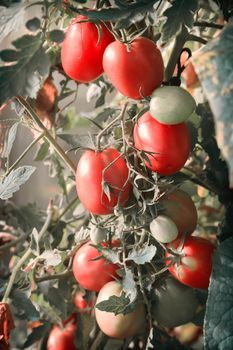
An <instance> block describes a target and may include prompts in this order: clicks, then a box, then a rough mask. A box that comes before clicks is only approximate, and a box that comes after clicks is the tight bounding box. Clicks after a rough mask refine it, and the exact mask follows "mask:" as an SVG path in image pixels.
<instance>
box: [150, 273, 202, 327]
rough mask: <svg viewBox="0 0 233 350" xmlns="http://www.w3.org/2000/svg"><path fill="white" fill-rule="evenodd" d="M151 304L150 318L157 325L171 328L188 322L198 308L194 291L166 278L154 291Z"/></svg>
mask: <svg viewBox="0 0 233 350" xmlns="http://www.w3.org/2000/svg"><path fill="white" fill-rule="evenodd" d="M155 293H156V299H157V300H155V301H154V302H152V310H151V311H152V316H153V318H154V319H155V320H156V321H157V322H158V323H159V325H161V326H164V327H167V328H173V327H177V326H180V325H182V324H185V323H188V322H190V321H191V320H192V319H193V318H194V316H195V315H196V313H197V309H198V306H199V302H198V299H197V297H196V294H195V292H194V290H193V289H192V288H190V287H187V286H185V285H183V284H181V283H180V282H179V281H177V280H176V279H174V278H172V277H167V278H166V279H165V281H164V283H163V284H162V285H161V286H159V287H158V288H157V289H156V291H155Z"/></svg>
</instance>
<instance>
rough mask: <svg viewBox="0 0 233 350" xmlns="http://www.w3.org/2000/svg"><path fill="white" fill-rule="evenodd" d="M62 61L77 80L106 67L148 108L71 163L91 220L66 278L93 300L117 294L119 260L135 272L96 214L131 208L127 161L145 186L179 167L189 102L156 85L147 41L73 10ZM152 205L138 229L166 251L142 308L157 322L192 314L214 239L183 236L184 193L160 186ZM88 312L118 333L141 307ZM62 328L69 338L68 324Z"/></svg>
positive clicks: (192, 214) (137, 326) (176, 321)
mask: <svg viewBox="0 0 233 350" xmlns="http://www.w3.org/2000/svg"><path fill="white" fill-rule="evenodd" d="M97 26H98V28H97ZM99 30H100V31H101V36H99ZM61 61H62V65H63V69H64V71H65V72H66V74H67V75H68V76H69V77H71V78H72V79H74V80H77V81H78V82H84V83H89V82H91V81H93V80H95V79H97V78H98V77H99V76H100V75H101V74H103V73H105V74H106V76H107V78H108V79H109V81H110V82H111V83H112V85H113V86H114V87H115V88H116V89H117V91H118V92H120V93H121V94H122V95H124V96H125V97H127V98H129V99H133V100H142V101H144V99H145V97H147V99H148V96H149V100H150V102H149V104H147V105H149V106H148V107H149V108H148V109H149V110H148V109H147V110H148V111H147V112H144V113H143V114H140V117H139V118H136V117H135V118H134V119H133V121H132V124H133V128H132V133H131V135H130V137H129V142H128V143H127V144H124V141H125V140H123V141H122V143H123V144H124V147H123V148H124V150H123V151H122V153H121V148H120V146H121V145H120V146H118V145H117V146H114V147H113V146H108V147H105V148H104V147H101V143H100V142H99V139H98V138H97V140H98V141H97V146H96V148H95V149H87V150H85V151H84V153H83V154H82V156H81V158H80V160H79V162H78V166H77V171H76V189H77V194H78V197H79V199H80V202H81V203H82V205H83V206H84V207H85V209H87V210H88V211H89V212H90V213H91V214H92V218H94V219H93V222H92V223H91V225H92V226H91V225H89V227H88V228H89V229H90V234H89V238H90V239H91V240H88V241H86V242H84V244H82V245H81V246H79V247H78V249H77V251H76V253H75V254H74V258H73V275H74V278H75V280H76V281H77V282H78V284H79V286H80V287H81V288H84V289H86V290H88V291H92V292H96V293H98V294H97V300H96V304H98V303H101V302H102V301H105V300H109V298H111V297H114V296H115V297H119V296H121V295H122V292H124V288H123V285H122V284H121V283H120V282H119V281H120V279H121V277H120V276H122V275H121V274H120V273H119V270H120V269H123V268H122V266H123V267H124V269H125V270H126V269H127V268H129V269H131V271H134V270H136V269H137V267H135V265H136V264H134V263H132V264H131V263H129V262H128V261H127V263H126V262H125V261H124V263H122V264H121V263H120V262H119V264H118V263H114V262H111V261H110V259H109V261H108V259H106V258H105V254H104V250H105V249H106V251H107V250H112V253H114V254H115V255H114V256H116V255H117V256H119V259H120V260H118V261H122V260H124V259H127V258H126V257H127V254H128V253H129V252H128V247H127V244H125V241H124V238H123V241H124V242H123V243H124V244H122V241H121V239H119V240H114V232H111V233H109V231H107V229H106V228H105V226H104V225H102V226H101V225H99V224H98V222H99V221H98V220H99V219H98V216H100V218H102V216H105V217H106V216H107V219H106V221H104V222H107V221H108V216H110V217H111V215H113V216H114V214H115V217H116V218H117V217H118V216H120V215H121V214H122V212H123V213H124V211H125V212H126V211H127V209H128V208H130V206H131V207H134V208H138V207H137V205H138V202H137V198H136V195H135V196H134V191H133V190H134V189H135V187H136V185H135V182H134V180H135V173H134V171H132V168H133V169H134V170H135V168H137V171H138V169H139V171H138V172H137V171H136V173H137V174H138V175H139V176H141V178H142V179H144V178H146V179H147V178H149V181H148V182H150V183H151V182H152V180H153V179H154V178H155V175H158V179H163V180H164V177H166V176H171V175H174V174H176V173H177V172H179V171H180V170H181V169H182V168H183V166H184V165H185V163H186V162H187V160H188V158H189V154H190V148H191V136H190V132H189V128H188V126H187V120H188V118H189V117H190V115H192V113H193V112H194V110H195V108H196V103H195V100H194V99H193V97H192V96H191V95H190V94H189V93H188V92H187V91H186V90H184V89H183V88H181V87H177V86H168V85H166V84H163V75H164V65H163V58H162V55H161V52H160V50H159V48H158V47H157V46H156V44H155V43H154V42H153V41H151V40H150V39H148V38H146V37H142V36H139V37H137V38H136V39H133V40H131V41H130V42H127V43H125V42H124V43H123V42H121V41H119V40H115V38H114V36H113V34H112V29H111V27H110V25H109V24H103V23H101V24H98V25H97V24H94V23H91V22H89V21H88V19H87V18H86V17H83V16H78V17H77V18H76V19H75V20H74V21H73V22H72V23H71V24H70V26H69V27H68V30H67V32H66V38H65V40H64V42H63V44H62V51H61ZM136 102H137V101H134V104H135V103H136ZM126 113H127V111H126ZM121 121H122V120H121ZM122 122H123V121H122ZM123 138H124V135H123ZM134 167H135V168H134ZM146 176H147V177H146ZM165 179H166V178H165ZM144 185H145V183H144ZM153 204H154V206H155V207H156V214H155V215H154V216H153V215H152V214H151V212H152V211H150V220H149V221H148V222H146V223H145V224H144V226H143V230H142V231H140V230H139V232H140V233H141V232H144V233H145V232H146V233H147V234H148V241H150V242H152V243H153V242H156V243H155V244H157V245H158V246H159V247H160V246H162V247H163V248H164V249H165V254H164V257H163V263H164V266H163V269H165V268H166V266H167V269H168V270H169V272H170V274H171V275H173V277H171V275H170V276H169V277H166V278H165V280H164V281H163V283H162V284H161V285H160V284H158V285H156V286H155V292H154V294H155V299H153V298H152V299H153V302H152V303H151V304H152V312H151V314H152V316H153V319H154V320H155V321H156V322H158V324H159V325H161V326H164V327H169V328H170V327H175V326H177V325H180V324H183V323H186V322H188V321H190V320H191V319H192V318H193V317H194V316H195V315H196V312H197V309H198V306H199V301H198V300H197V298H196V296H195V293H194V291H193V288H208V285H209V279H210V274H211V269H212V255H213V252H214V246H213V244H212V243H210V242H209V241H208V240H206V239H203V238H199V237H196V236H191V234H192V233H193V232H194V230H195V229H196V226H197V210H196V207H195V204H194V202H193V200H192V199H191V197H190V196H189V195H188V194H187V193H185V192H184V191H182V190H181V189H178V188H177V187H174V186H173V187H172V186H170V185H166V186H165V190H164V192H163V193H162V195H161V196H159V198H158V199H157V200H155V201H154V203H153ZM135 210H136V209H135ZM134 216H136V215H134ZM102 219H103V218H102ZM103 220H104V219H103ZM135 220H136V219H135ZM122 230H123V229H122ZM122 232H123V231H122ZM122 232H121V234H122V235H123V233H122ZM132 236H133V235H132ZM142 236H143V235H142ZM112 238H113V239H112ZM117 238H119V235H118V237H117ZM121 238H122V236H121ZM129 240H130V239H129ZM130 242H131V245H134V244H136V243H137V240H135V239H134V238H132V239H131V241H130ZM122 245H123V247H122ZM106 256H108V254H106ZM137 278H138V276H137ZM180 282H181V283H180ZM137 283H138V284H139V282H138V280H137ZM190 287H191V288H190ZM80 293H81V292H79V293H78V294H77V295H76V296H75V299H74V300H75V304H76V306H77V307H78V308H79V309H80V310H82V309H83V310H84V311H82V312H85V309H86V308H89V307H90V305H91V308H92V306H93V303H92V304H88V303H87V301H86V300H85V299H84V298H83V294H82V293H81V294H80ZM183 306H184V307H183ZM174 313H175V315H176V317H174ZM138 315H140V317H138ZM95 317H96V321H97V323H98V325H99V327H100V329H101V330H102V331H103V332H104V333H105V334H106V335H108V336H110V337H113V338H117V339H124V338H127V337H132V336H134V335H136V334H138V333H140V331H142V330H143V329H144V327H145V324H146V307H145V305H144V303H143V302H142V301H139V300H136V301H134V307H133V308H132V310H130V311H129V312H127V313H125V314H124V313H119V314H114V313H113V312H106V311H102V310H101V309H99V308H98V307H96V308H95ZM52 332H60V329H59V328H58V327H57V326H56V327H55V328H54V329H53V330H52ZM66 333H67V335H66V336H67V337H68V338H69V337H70V338H72V336H71V334H73V328H72V330H71V331H70V330H69V332H68V331H66ZM48 344H51V341H49V343H48ZM49 346H50V347H48V348H49V349H50V348H51V349H53V348H52V347H51V345H49ZM72 346H73V345H71V348H72Z"/></svg>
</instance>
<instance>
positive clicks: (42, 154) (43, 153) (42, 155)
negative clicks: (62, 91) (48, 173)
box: [34, 141, 50, 162]
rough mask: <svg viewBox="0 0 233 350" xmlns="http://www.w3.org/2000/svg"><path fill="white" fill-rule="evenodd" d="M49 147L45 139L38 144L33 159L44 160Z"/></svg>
mask: <svg viewBox="0 0 233 350" xmlns="http://www.w3.org/2000/svg"><path fill="white" fill-rule="evenodd" d="M49 147H50V145H49V142H47V141H45V142H43V143H42V145H40V147H39V149H38V151H37V153H36V156H35V158H34V161H36V162H40V161H42V160H44V159H45V157H46V156H47V155H48V152H49Z"/></svg>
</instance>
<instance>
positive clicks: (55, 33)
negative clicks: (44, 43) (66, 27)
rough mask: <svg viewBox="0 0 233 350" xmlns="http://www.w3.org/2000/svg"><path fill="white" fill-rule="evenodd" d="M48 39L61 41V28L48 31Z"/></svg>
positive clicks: (56, 41) (63, 34)
mask: <svg viewBox="0 0 233 350" xmlns="http://www.w3.org/2000/svg"><path fill="white" fill-rule="evenodd" d="M48 35H49V40H50V41H53V42H55V43H62V42H63V40H64V39H65V33H64V32H63V31H62V30H58V29H54V30H52V31H51V32H49V33H48Z"/></svg>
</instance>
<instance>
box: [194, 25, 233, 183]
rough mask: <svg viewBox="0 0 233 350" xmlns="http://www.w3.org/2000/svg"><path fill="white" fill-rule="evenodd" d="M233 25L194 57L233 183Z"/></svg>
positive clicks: (218, 140)
mask: <svg viewBox="0 0 233 350" xmlns="http://www.w3.org/2000/svg"><path fill="white" fill-rule="evenodd" d="M232 36H233V25H232V24H231V25H229V26H228V27H226V29H225V30H224V31H222V33H221V34H220V35H219V36H218V37H217V38H216V39H214V40H212V41H211V42H209V43H208V44H207V45H206V46H205V47H203V48H202V49H201V50H200V51H198V53H197V54H196V55H195V56H194V57H193V60H192V61H193V63H194V66H195V70H196V72H197V74H198V77H199V79H200V81H201V84H202V86H203V89H204V92H205V96H206V97H207V99H208V101H209V104H210V108H211V110H212V112H213V114H214V117H215V125H216V136H217V142H218V145H219V147H220V148H221V151H222V153H223V156H224V157H225V159H226V160H227V162H228V164H229V167H230V174H229V175H230V186H231V187H232V186H233V143H232V121H233V117H232V110H233V84H232V81H233V60H232V55H233V46H232Z"/></svg>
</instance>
